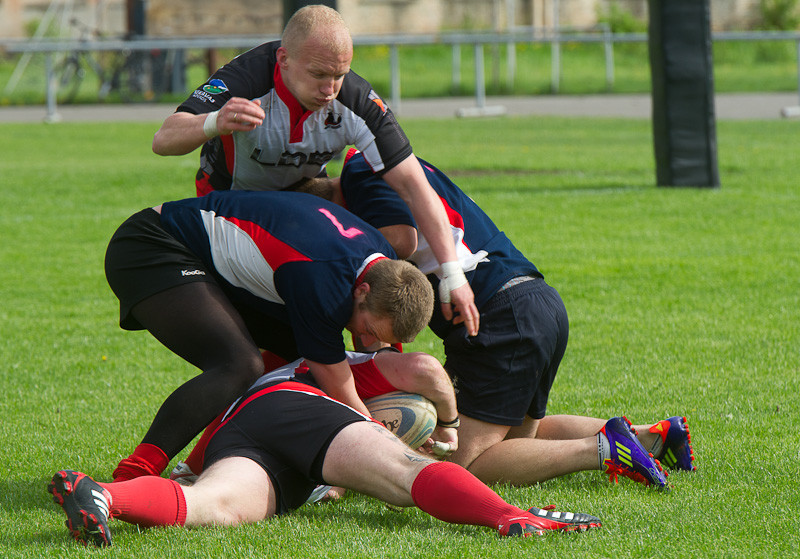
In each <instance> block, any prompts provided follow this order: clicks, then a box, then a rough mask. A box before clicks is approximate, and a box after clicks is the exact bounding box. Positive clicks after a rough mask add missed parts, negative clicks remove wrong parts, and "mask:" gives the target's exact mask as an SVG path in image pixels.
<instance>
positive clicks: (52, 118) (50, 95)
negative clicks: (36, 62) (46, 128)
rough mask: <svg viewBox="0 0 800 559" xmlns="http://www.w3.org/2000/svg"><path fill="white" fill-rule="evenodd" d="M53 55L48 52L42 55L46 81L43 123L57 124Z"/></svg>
mask: <svg viewBox="0 0 800 559" xmlns="http://www.w3.org/2000/svg"><path fill="white" fill-rule="evenodd" d="M54 54H55V53H52V52H48V53H45V55H44V68H45V79H46V81H47V92H46V96H47V114H46V115H45V117H44V120H45V122H58V121H59V120H61V116H60V115H59V114H58V110H57V109H56V89H57V85H56V72H55V68H54V67H53V55H54Z"/></svg>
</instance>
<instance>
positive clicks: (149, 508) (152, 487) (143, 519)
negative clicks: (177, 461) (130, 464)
mask: <svg viewBox="0 0 800 559" xmlns="http://www.w3.org/2000/svg"><path fill="white" fill-rule="evenodd" d="M100 485H101V486H102V487H103V488H105V489H107V490H108V492H109V493H111V516H112V517H114V518H118V519H119V520H123V521H125V522H130V523H131V524H138V525H139V526H144V527H150V526H173V525H178V526H183V524H184V523H185V522H186V499H185V498H184V496H183V488H182V487H181V486H180V485H179V484H178V483H177V482H174V481H172V480H171V479H166V478H163V477H157V476H142V477H137V478H136V479H132V480H129V481H118V482H114V483H101V484H100Z"/></svg>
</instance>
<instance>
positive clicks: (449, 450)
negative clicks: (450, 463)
mask: <svg viewBox="0 0 800 559" xmlns="http://www.w3.org/2000/svg"><path fill="white" fill-rule="evenodd" d="M422 448H423V449H425V451H426V452H427V453H428V454H433V455H434V456H436V457H437V458H447V457H448V456H450V455H451V454H453V453H454V452H455V451H456V450H458V430H456V429H454V428H452V427H442V426H441V425H439V426H437V427H436V429H434V431H433V433H431V436H430V438H429V439H428V440H427V441H425V444H423V445H422Z"/></svg>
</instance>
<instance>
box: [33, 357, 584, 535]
mask: <svg viewBox="0 0 800 559" xmlns="http://www.w3.org/2000/svg"><path fill="white" fill-rule="evenodd" d="M349 358H350V359H356V360H358V359H360V360H361V364H363V368H364V369H375V370H377V369H378V367H380V371H382V374H379V375H377V376H376V375H374V374H373V375H370V380H368V381H366V384H370V383H371V384H372V385H374V386H373V388H375V387H382V388H375V389H378V390H388V389H390V388H391V389H392V390H395V389H399V388H404V389H407V390H410V389H415V390H422V391H423V392H426V394H427V395H429V396H433V397H434V398H437V399H438V404H439V405H437V411H438V412H439V413H442V414H443V413H455V408H454V405H453V404H454V398H453V395H452V387H451V386H450V384H449V381H448V380H447V379H446V377H445V376H444V371H443V370H441V366H440V365H439V366H438V369H437V364H438V361H436V360H435V359H434V358H432V357H429V356H425V357H422V354H392V353H380V354H377V355H366V356H363V355H362V356H353V355H352V354H351V355H350V356H349ZM416 358H419V359H420V360H421V362H422V363H421V365H424V366H421V367H417V368H416V370H422V369H425V368H426V367H427V368H428V369H429V370H430V375H427V378H426V379H423V378H422V377H409V376H408V373H407V372H406V371H407V369H405V368H404V367H400V365H401V364H402V363H407V362H408V360H409V359H416ZM353 364H358V363H353ZM356 370H357V368H356ZM367 372H372V373H374V372H375V371H367ZM389 379H391V382H390V380H389ZM437 379H438V380H437ZM431 382H433V384H430V383H431ZM426 383H427V389H426V388H425V385H426ZM361 384H362V385H364V384H365V383H364V382H362V383H361ZM437 395H438V396H437ZM448 417H449V416H448ZM448 431H450V432H449V433H448ZM435 436H438V437H441V438H442V439H446V440H449V441H450V442H451V443H454V444H455V443H456V442H457V437H456V435H455V430H454V429H453V428H440V429H439V433H438V434H437V435H435ZM318 485H334V486H340V487H344V488H347V489H352V490H355V491H358V492H360V493H364V494H366V495H370V496H373V497H376V498H378V499H380V500H382V501H385V502H386V503H389V504H391V505H395V506H417V507H419V508H420V509H421V510H423V511H425V512H426V513H428V514H430V515H432V516H434V517H436V518H438V519H440V520H443V521H446V522H451V523H457V524H472V525H477V526H486V527H489V528H492V529H494V530H497V532H498V534H499V535H501V536H523V537H524V536H530V535H534V534H536V535H541V534H543V533H544V532H545V531H584V530H587V529H589V528H595V527H599V526H600V521H599V519H597V518H595V517H594V516H590V515H588V514H582V513H563V512H562V513H559V512H554V511H550V510H547V509H540V508H536V507H533V508H531V509H529V510H524V509H520V508H518V507H516V506H513V505H511V504H509V503H507V502H505V501H504V500H503V499H502V498H500V496H498V495H497V494H496V493H495V492H493V491H492V490H491V489H489V488H488V487H487V486H486V485H484V484H483V483H481V482H480V481H479V480H478V479H477V478H476V477H474V476H473V475H472V474H470V473H469V472H467V471H466V470H465V469H463V468H462V467H461V466H458V465H456V464H453V463H450V462H438V461H436V460H433V459H432V458H429V457H426V456H423V455H421V454H419V453H417V452H414V451H412V450H411V449H409V448H408V447H407V446H406V445H405V444H403V443H402V442H401V441H400V439H398V438H397V437H395V436H394V435H392V434H391V433H390V432H389V431H388V430H387V429H386V428H385V427H383V426H382V425H380V424H378V423H376V422H374V421H373V420H371V419H370V418H369V417H367V416H364V415H362V414H361V413H359V412H357V411H356V410H354V409H353V408H350V407H348V406H346V405H345V404H342V403H340V402H338V401H336V400H333V399H332V398H330V397H329V396H327V395H326V394H325V393H324V392H322V391H321V390H320V389H319V387H318V386H317V385H316V383H315V381H314V378H313V376H312V374H311V372H310V371H309V370H308V368H307V367H304V366H303V362H302V360H298V361H297V362H295V363H292V364H289V365H287V366H285V367H282V368H279V369H277V370H275V371H273V372H271V373H269V374H267V375H264V376H263V377H261V378H260V379H259V380H258V381H257V382H256V383H254V384H253V386H252V387H251V388H250V389H249V390H248V391H247V392H246V393H245V394H244V395H243V396H242V397H241V398H240V399H239V400H237V401H236V402H235V403H234V404H233V405H232V406H231V408H230V409H229V410H228V412H227V413H226V414H225V416H224V417H223V419H222V421H221V422H220V424H219V426H218V427H217V428H216V430H215V431H214V433H213V435H212V436H211V437H210V440H209V441H208V446H207V447H206V450H205V459H204V469H203V472H202V473H201V474H200V476H199V477H198V479H197V481H196V482H195V483H194V484H193V485H192V486H189V487H184V486H182V485H180V484H178V483H177V482H176V481H174V480H171V479H166V478H162V477H158V476H141V477H137V478H135V479H132V480H129V481H122V482H116V483H98V482H96V481H95V480H93V479H92V478H91V477H89V476H87V475H86V474H83V473H80V472H76V471H72V470H62V471H59V472H57V473H56V474H55V475H54V476H53V480H52V482H51V483H50V484H49V485H48V492H49V493H50V494H51V495H52V497H53V500H54V501H55V502H56V503H57V504H59V505H60V506H61V507H62V508H63V510H64V512H65V513H66V515H67V522H66V525H67V527H68V529H69V531H70V533H71V534H72V536H73V537H74V538H75V539H76V540H78V541H80V542H83V543H92V544H94V545H97V546H107V545H111V542H112V536H111V532H110V530H109V524H108V521H109V520H110V519H111V518H116V519H118V520H122V521H124V522H129V523H133V524H137V525H139V526H143V527H149V526H168V525H183V526H208V525H216V526H234V525H237V524H242V523H251V522H258V521H260V520H263V519H265V518H269V517H272V516H275V515H278V514H285V513H288V512H290V511H291V510H293V509H295V508H297V507H299V506H300V505H302V504H303V503H304V502H306V500H307V499H308V497H309V496H310V495H311V493H312V491H313V490H314V489H315V487H317V486H318Z"/></svg>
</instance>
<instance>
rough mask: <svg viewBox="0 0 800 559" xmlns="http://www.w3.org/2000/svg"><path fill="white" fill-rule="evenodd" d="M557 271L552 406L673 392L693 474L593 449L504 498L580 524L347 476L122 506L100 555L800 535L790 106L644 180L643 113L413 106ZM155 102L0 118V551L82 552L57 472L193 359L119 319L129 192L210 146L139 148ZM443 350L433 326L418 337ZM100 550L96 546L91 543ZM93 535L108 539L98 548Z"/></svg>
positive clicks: (706, 553) (774, 553)
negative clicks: (167, 509) (616, 469)
mask: <svg viewBox="0 0 800 559" xmlns="http://www.w3.org/2000/svg"><path fill="white" fill-rule="evenodd" d="M403 124H404V127H405V129H406V131H407V132H408V134H409V136H410V137H411V138H412V139H413V142H414V145H415V149H416V151H417V153H418V154H420V155H421V156H422V157H425V158H426V159H430V160H431V161H433V162H435V163H436V164H437V165H438V166H440V167H441V168H442V169H444V170H445V171H447V172H449V173H450V174H451V175H452V176H453V177H454V178H455V179H456V181H457V182H458V183H459V184H460V185H461V186H462V187H463V188H464V190H465V191H467V192H468V193H469V194H470V195H471V196H472V197H473V198H475V199H476V200H477V201H478V203H479V204H480V205H482V206H483V207H484V209H486V211H487V212H488V213H489V214H490V215H491V216H492V217H493V218H494V219H495V221H496V222H497V223H498V225H499V226H500V227H501V228H502V229H503V230H505V231H506V232H507V234H508V235H509V236H510V237H511V238H512V239H513V240H515V242H516V243H517V246H518V247H519V248H520V249H521V250H522V251H523V252H525V253H526V254H527V255H528V256H529V257H530V258H531V259H532V260H533V262H534V263H536V264H537V266H538V267H539V268H540V269H541V270H542V271H543V272H544V274H545V275H546V277H547V278H548V281H549V282H550V283H551V284H552V285H554V286H556V287H557V288H558V289H559V291H560V293H561V295H562V297H563V298H564V300H565V303H566V305H567V309H568V310H569V312H570V318H571V339H570V346H569V348H568V350H567V355H566V357H565V360H564V362H563V364H562V367H561V370H560V372H559V376H558V378H557V379H556V384H555V387H554V389H553V393H552V397H551V400H550V406H549V413H571V414H585V415H593V416H598V417H610V416H612V415H619V414H627V415H628V416H629V417H630V418H631V419H632V420H633V421H634V422H648V421H652V420H655V419H659V418H663V417H666V416H668V415H674V414H685V415H687V416H688V418H689V423H690V426H691V428H692V434H693V441H694V445H695V452H696V456H697V465H698V468H699V470H698V472H696V473H694V474H690V473H676V474H673V475H671V476H670V478H669V479H670V481H671V482H672V485H673V489H672V491H671V493H669V494H659V493H656V492H653V491H649V490H647V489H646V488H644V487H641V486H639V485H637V484H634V483H632V482H630V481H629V480H625V479H623V480H621V481H620V483H619V484H618V485H612V484H609V483H608V481H607V480H606V479H605V478H604V476H603V475H602V474H601V473H600V472H584V473H580V474H574V475H572V476H568V477H565V478H562V479H556V480H551V481H548V482H545V483H542V484H539V485H536V486H533V487H527V488H512V487H505V486H500V487H497V490H498V491H499V492H500V493H501V494H502V495H503V496H504V497H505V498H506V499H507V500H508V501H510V502H512V503H514V504H516V505H520V506H525V505H539V506H542V505H546V504H550V503H553V504H555V505H557V506H558V507H560V508H562V509H568V510H580V511H586V512H590V513H593V514H596V515H597V516H599V517H601V519H602V520H603V522H604V527H603V528H602V529H600V530H597V531H595V532H591V533H588V534H583V535H557V534H553V535H548V536H547V537H544V538H536V539H528V540H524V541H523V540H501V539H499V538H498V537H496V536H495V535H494V534H493V533H492V532H491V531H490V530H488V529H485V528H474V527H459V526H449V525H446V524H444V523H443V522H440V521H437V520H435V519H432V518H430V517H428V516H426V515H424V514H423V513H420V512H419V511H417V510H406V511H404V512H402V513H398V512H394V511H391V510H389V509H387V508H385V507H384V506H382V505H381V504H380V503H379V502H377V501H374V500H371V499H367V498H365V497H361V496H358V495H349V496H348V497H346V498H345V499H344V501H343V502H340V503H337V504H333V505H321V506H313V507H306V508H303V509H301V510H299V511H297V512H296V513H295V514H292V515H289V516H287V517H283V518H280V519H273V520H269V521H264V522H261V523H259V524H256V525H252V526H245V527H241V528H235V529H210V528H209V529H193V530H187V529H182V528H167V529H152V530H141V531H140V530H137V529H136V528H135V527H133V526H130V525H125V524H122V523H118V522H115V523H113V524H112V529H113V530H114V536H115V546H114V547H113V548H111V549H110V550H106V551H102V552H99V553H102V554H103V556H106V557H126V558H127V557H142V558H145V557H147V558H150V557H162V558H191V557H196V558H206V557H225V558H249V557H275V558H281V557H349V558H353V557H387V558H389V557H391V558H396V557H420V558H421V557H452V558H458V559H465V558H484V557H504V558H505V557H531V556H535V557H615V558H620V559H622V558H640V557H715V558H731V557H748V558H753V557H779V556H798V555H799V554H800V538H798V529H797V523H796V522H795V519H794V513H795V512H796V511H797V510H798V508H800V486H798V483H797V479H798V476H799V475H800V467H798V458H800V432H799V431H798V429H797V420H798V417H800V401H799V400H800V399H799V398H798V393H800V319H799V318H798V310H797V309H798V308H800V289H798V287H800V286H799V285H798V277H800V234H798V233H799V232H800V228H799V227H798V221H799V219H798V218H800V189H798V184H797V157H796V146H797V138H798V131H797V123H796V122H791V121H769V122H720V123H719V124H718V143H719V160H720V175H721V180H722V188H720V189H714V190H709V189H691V188H686V189H671V188H657V187H656V186H654V180H655V179H654V177H655V171H654V163H653V155H652V151H653V150H652V140H651V131H650V125H649V123H648V122H647V121H636V120H630V119H625V120H614V119H567V118H563V119H562V118H519V119H511V118H507V119H495V120H492V119H487V120H448V121H435V120H433V121H419V120H407V121H404V123H403ZM157 126H158V123H141V124H134V125H131V124H124V125H123V124H103V125H100V124H59V125H45V124H20V125H8V124H2V125H0V138H2V139H0V152H2V153H3V158H2V159H1V160H0V177H2V178H1V179H0V183H1V184H2V186H0V197H1V198H0V199H2V202H3V204H2V207H3V212H2V215H1V216H0V239H2V249H0V293H1V294H2V295H0V301H1V302H2V305H0V355H2V362H0V393H2V395H3V396H2V398H0V417H2V421H0V534H2V536H1V537H0V556H1V557H3V558H8V559H11V558H14V559H16V558H43V557H47V558H76V557H86V556H87V555H88V552H87V551H86V550H84V549H83V548H81V547H80V546H78V545H76V544H75V543H74V542H73V541H72V540H70V539H69V538H68V537H67V533H66V530H65V529H64V527H63V520H64V517H63V514H62V513H61V511H60V510H59V509H58V508H57V507H56V506H55V505H54V504H53V503H52V502H51V501H50V499H49V496H48V495H47V493H46V491H45V485H46V483H47V481H48V480H49V478H50V477H51V476H52V474H53V472H54V471H55V470H57V469H60V468H64V467H72V468H77V469H81V470H84V471H86V472H88V473H90V474H93V475H95V476H96V477H97V478H98V479H100V480H108V479H109V477H110V473H111V470H112V469H113V467H114V466H115V465H116V463H117V461H118V460H119V458H120V457H122V456H124V455H127V454H128V453H129V452H130V450H131V449H132V448H133V447H134V446H135V445H136V444H137V443H138V441H139V440H140V438H141V436H142V434H143V433H144V431H145V429H146V428H147V426H148V425H149V422H150V419H151V418H152V416H153V414H154V413H155V410H156V409H157V407H158V405H159V404H160V403H161V402H162V401H163V399H164V398H165V397H166V396H167V394H169V392H171V391H172V390H173V389H174V388H175V387H176V386H178V385H179V384H180V383H181V382H183V381H184V380H186V379H188V378H190V377H191V376H192V375H194V374H195V371H193V370H192V368H191V367H190V366H188V365H186V364H184V363H183V362H182V361H181V360H180V359H178V358H177V357H175V356H174V355H172V354H171V353H169V352H168V351H167V350H165V349H164V348H163V347H161V346H160V345H159V344H158V343H157V342H155V341H154V340H153V339H152V338H151V337H150V336H149V335H148V334H146V333H131V332H123V331H122V330H120V329H119V328H118V326H117V323H116V320H117V309H116V306H115V303H116V300H115V298H114V296H113V294H112V293H111V291H110V290H109V288H108V287H107V285H106V283H105V278H104V276H103V256H104V251H105V246H106V243H107V241H108V239H109V237H110V236H111V234H112V233H113V231H114V230H115V229H116V227H117V226H118V225H119V224H120V223H121V222H122V221H123V220H124V219H125V218H126V217H128V216H129V215H130V214H132V213H134V212H135V211H137V210H139V209H141V208H143V207H146V206H150V205H154V204H157V203H160V202H162V201H165V200H169V199H176V198H182V197H187V196H191V195H192V194H193V191H194V187H193V185H192V177H193V173H194V169H195V166H196V162H197V156H196V154H195V155H189V156H185V157H180V158H159V157H156V156H154V155H153V154H152V153H151V152H150V141H151V138H152V134H153V132H154V131H155V129H156V128H157ZM410 347H411V348H412V349H421V350H425V351H429V352H431V353H433V354H434V355H436V356H438V357H440V358H441V357H442V356H443V355H442V351H441V349H440V344H439V343H438V342H437V341H435V340H434V338H433V336H432V335H431V334H429V333H425V334H424V335H422V336H421V337H420V338H419V339H418V341H417V342H415V343H414V344H412V345H411V346H410ZM94 553H95V552H91V556H93V557H94V556H96V555H94ZM97 556H99V555H97Z"/></svg>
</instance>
